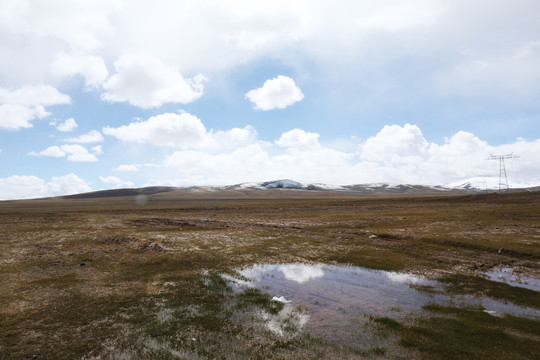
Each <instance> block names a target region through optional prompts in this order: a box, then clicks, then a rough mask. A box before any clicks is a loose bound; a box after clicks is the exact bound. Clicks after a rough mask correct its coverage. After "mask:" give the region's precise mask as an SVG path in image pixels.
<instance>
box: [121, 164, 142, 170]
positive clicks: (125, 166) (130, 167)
mask: <svg viewBox="0 0 540 360" xmlns="http://www.w3.org/2000/svg"><path fill="white" fill-rule="evenodd" d="M115 170H118V171H139V165H136V164H123V165H119V166H118V167H117V168H116V169H115Z"/></svg>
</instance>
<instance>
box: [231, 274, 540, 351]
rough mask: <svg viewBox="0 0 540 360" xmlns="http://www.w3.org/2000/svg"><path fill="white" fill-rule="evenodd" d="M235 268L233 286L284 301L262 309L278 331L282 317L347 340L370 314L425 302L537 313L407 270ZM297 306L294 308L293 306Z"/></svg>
mask: <svg viewBox="0 0 540 360" xmlns="http://www.w3.org/2000/svg"><path fill="white" fill-rule="evenodd" d="M238 273H239V274H240V275H241V276H240V277H228V278H227V279H228V280H229V281H230V282H231V283H232V284H233V286H234V287H236V288H237V289H242V288H246V287H256V288H259V289H261V290H263V291H265V292H267V293H268V294H270V295H271V296H273V297H275V298H276V299H279V300H278V301H282V302H284V303H285V306H284V309H283V310H282V311H281V312H280V313H279V314H278V315H274V316H272V315H269V314H262V315H261V316H262V317H263V318H264V320H265V321H266V322H267V327H268V328H269V329H270V330H272V331H274V332H275V333H278V334H283V333H284V330H283V327H282V326H281V325H282V324H283V323H287V324H291V323H292V324H293V325H294V326H295V327H296V329H297V330H303V331H307V332H308V333H310V334H311V335H314V336H320V337H324V338H325V339H328V340H334V341H338V342H342V343H347V344H351V343H354V342H358V340H359V337H360V336H364V337H365V335H366V333H367V331H366V329H365V328H366V327H367V326H369V324H370V322H369V321H368V318H369V316H375V317H380V316H387V317H391V318H395V319H398V320H399V319H401V318H404V317H406V316H410V315H417V314H419V313H421V312H422V306H423V305H425V304H427V303H430V302H435V303H439V304H449V305H453V306H463V305H474V306H483V307H484V308H485V309H486V312H489V313H490V314H493V315H500V314H503V313H508V314H513V315H516V316H526V317H530V318H537V319H540V312H539V311H538V310H535V309H531V308H525V307H521V306H516V305H514V304H510V303H502V302H500V301H496V300H492V299H489V298H481V297H472V296H448V295H444V294H443V292H441V293H439V292H434V293H431V292H424V291H419V290H417V289H416V288H415V287H414V286H411V285H428V286H432V287H435V288H436V289H439V290H442V285H441V284H440V283H439V282H437V281H434V280H430V279H427V278H426V277H424V276H420V275H413V274H407V273H397V272H389V271H379V270H370V269H366V268H360V267H354V266H337V265H324V264H318V265H306V264H264V265H256V266H253V267H248V268H243V269H239V270H238ZM298 306H301V310H299V311H298V310H295V309H297V307H298ZM371 343H373V341H371Z"/></svg>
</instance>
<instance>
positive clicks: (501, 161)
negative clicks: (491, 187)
mask: <svg viewBox="0 0 540 360" xmlns="http://www.w3.org/2000/svg"><path fill="white" fill-rule="evenodd" d="M517 158H519V156H517V155H514V154H512V153H510V154H505V155H493V154H490V155H489V157H488V158H487V159H486V160H499V191H501V186H502V185H503V186H506V191H508V189H509V187H508V176H507V175H506V166H504V159H517ZM503 176H504V179H505V183H503V182H502V178H503Z"/></svg>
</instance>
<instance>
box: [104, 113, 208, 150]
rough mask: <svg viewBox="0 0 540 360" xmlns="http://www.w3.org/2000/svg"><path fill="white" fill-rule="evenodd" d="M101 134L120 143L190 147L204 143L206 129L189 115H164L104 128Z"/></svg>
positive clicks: (199, 121)
mask: <svg viewBox="0 0 540 360" xmlns="http://www.w3.org/2000/svg"><path fill="white" fill-rule="evenodd" d="M103 133H104V134H105V135H110V136H114V137H116V138H117V139H119V140H121V141H130V142H136V143H140V144H153V145H159V146H178V147H190V146H197V145H200V144H201V143H203V142H204V140H205V136H206V128H205V127H204V125H203V124H202V122H201V120H200V119H199V118H197V117H196V116H193V115H191V114H188V113H182V114H174V113H165V114H162V115H157V116H152V117H150V118H149V119H148V120H147V121H138V122H133V123H131V124H129V125H124V126H120V127H118V128H112V127H109V126H106V127H104V128H103Z"/></svg>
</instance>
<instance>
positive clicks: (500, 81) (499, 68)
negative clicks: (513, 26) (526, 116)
mask: <svg viewBox="0 0 540 360" xmlns="http://www.w3.org/2000/svg"><path fill="white" fill-rule="evenodd" d="M539 63H540V41H532V42H528V43H525V44H520V45H519V46H518V47H517V48H515V49H511V50H510V51H509V52H508V53H504V54H501V55H498V56H492V55H490V56H486V57H485V58H473V59H466V60H465V61H463V62H460V63H457V64H455V65H454V66H452V67H451V68H447V69H444V70H443V71H441V72H440V73H439V74H436V76H435V83H436V86H437V87H438V90H439V91H440V92H441V93H443V94H445V95H446V94H454V95H456V94H457V95H461V96H467V97H472V98H483V97H486V96H488V97H495V98H497V99H499V100H503V101H510V102H516V101H517V102H521V101H526V102H528V101H530V100H532V98H531V97H535V98H537V97H538V96H539V95H540V89H539V87H538V84H539V83H540V66H538V65H537V64H539Z"/></svg>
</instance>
